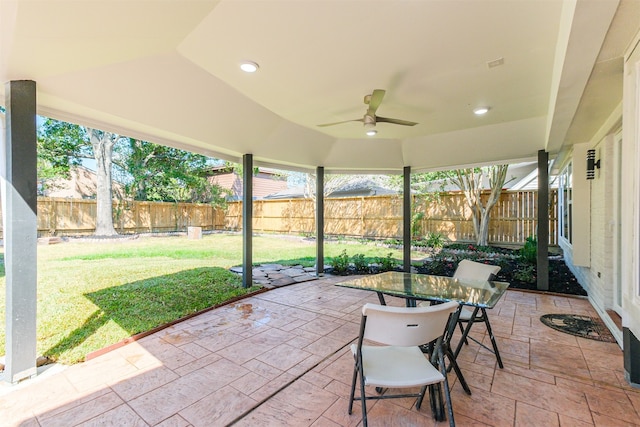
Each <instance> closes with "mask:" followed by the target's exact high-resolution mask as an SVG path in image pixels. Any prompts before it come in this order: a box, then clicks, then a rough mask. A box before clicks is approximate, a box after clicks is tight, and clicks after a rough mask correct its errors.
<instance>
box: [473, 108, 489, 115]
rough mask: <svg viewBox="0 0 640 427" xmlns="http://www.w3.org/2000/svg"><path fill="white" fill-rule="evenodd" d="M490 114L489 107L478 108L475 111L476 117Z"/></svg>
mask: <svg viewBox="0 0 640 427" xmlns="http://www.w3.org/2000/svg"><path fill="white" fill-rule="evenodd" d="M488 112H489V107H478V108H476V109H475V110H473V114H475V115H476V116H481V115H483V114H487V113H488Z"/></svg>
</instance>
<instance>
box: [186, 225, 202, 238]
mask: <svg viewBox="0 0 640 427" xmlns="http://www.w3.org/2000/svg"><path fill="white" fill-rule="evenodd" d="M187 238H188V239H189V240H198V239H202V227H187Z"/></svg>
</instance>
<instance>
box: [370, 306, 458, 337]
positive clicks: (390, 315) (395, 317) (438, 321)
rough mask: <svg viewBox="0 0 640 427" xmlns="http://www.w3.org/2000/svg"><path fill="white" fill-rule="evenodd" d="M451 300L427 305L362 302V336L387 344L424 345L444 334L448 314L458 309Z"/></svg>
mask: <svg viewBox="0 0 640 427" xmlns="http://www.w3.org/2000/svg"><path fill="white" fill-rule="evenodd" d="M458 305H459V304H458V303H457V302H455V301H451V302H448V303H445V304H437V305H432V306H428V307H389V306H386V305H378V304H371V303H368V304H365V305H364V307H362V314H363V316H366V320H365V321H366V324H365V328H364V335H363V338H365V339H368V340H371V341H374V342H377V343H380V344H386V345H397V346H404V347H410V346H416V345H422V344H427V343H429V342H431V341H433V340H435V339H437V338H439V337H441V336H442V335H443V333H444V330H445V326H446V325H447V321H448V320H449V315H450V314H451V313H453V312H454V311H455V310H456V309H457V308H458Z"/></svg>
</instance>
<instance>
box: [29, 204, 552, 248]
mask: <svg viewBox="0 0 640 427" xmlns="http://www.w3.org/2000/svg"><path fill="white" fill-rule="evenodd" d="M549 200H550V203H549V234H550V237H549V244H551V245H556V244H557V230H558V220H557V215H556V205H557V193H556V191H552V192H551V193H550V197H549ZM536 209H537V192H536V191H504V192H503V193H502V195H501V196H500V200H499V202H498V203H497V204H496V206H495V207H494V208H493V210H492V212H491V221H490V223H489V242H491V243H523V242H524V241H525V240H526V238H527V237H529V236H533V235H535V233H536V226H537V217H536V215H537V214H536ZM418 212H421V213H422V214H423V215H421V219H419V220H417V221H415V223H414V224H413V228H414V229H415V230H416V231H417V235H419V236H425V235H426V234H428V233H440V234H442V235H443V236H444V237H446V238H447V239H449V240H452V241H473V240H474V237H473V236H474V233H473V225H472V223H471V221H470V218H471V211H470V209H469V208H468V207H467V205H466V202H465V199H464V195H463V194H462V193H459V192H451V193H443V194H441V195H440V197H439V199H437V200H433V201H430V200H426V199H424V198H422V197H420V196H415V197H414V199H413V213H414V214H415V213H418ZM253 216H254V218H253V227H254V231H255V232H266V233H286V234H313V233H314V232H315V207H314V202H313V201H312V200H310V199H285V200H256V201H254V202H253ZM113 217H114V225H115V228H116V230H117V231H118V232H119V233H121V234H126V233H157V232H170V231H186V229H187V227H190V226H197V227H202V229H203V230H240V229H242V202H230V203H229V204H228V207H227V210H226V212H225V211H222V210H220V209H215V208H213V207H211V206H210V205H207V204H194V203H163V202H138V201H122V202H118V203H114V205H113ZM95 218H96V202H95V200H82V199H62V198H48V197H40V198H38V235H39V236H68V235H87V234H92V233H93V232H94V230H95ZM325 233H326V234H327V235H339V236H350V237H364V238H372V239H387V238H395V239H400V238H402V197H401V196H368V197H346V198H339V199H326V200H325Z"/></svg>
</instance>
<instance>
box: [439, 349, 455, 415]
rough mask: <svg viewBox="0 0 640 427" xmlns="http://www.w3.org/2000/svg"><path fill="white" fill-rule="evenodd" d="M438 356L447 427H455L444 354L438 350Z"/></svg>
mask: <svg viewBox="0 0 640 427" xmlns="http://www.w3.org/2000/svg"><path fill="white" fill-rule="evenodd" d="M438 358H439V359H440V372H441V373H442V375H443V376H444V399H445V402H446V403H447V413H448V418H449V427H455V425H456V422H455V420H454V419H453V404H452V403H451V391H450V390H449V380H448V378H447V368H446V367H445V364H444V355H443V354H442V352H440V354H439V356H438Z"/></svg>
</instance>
